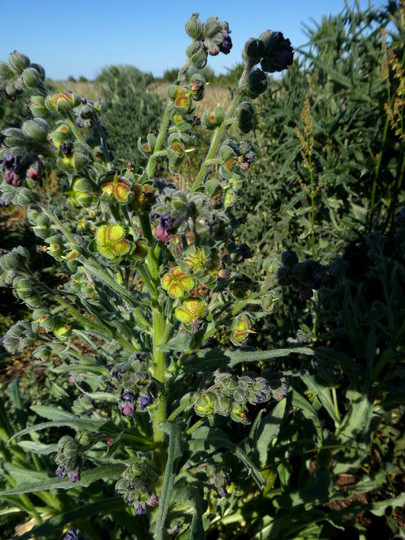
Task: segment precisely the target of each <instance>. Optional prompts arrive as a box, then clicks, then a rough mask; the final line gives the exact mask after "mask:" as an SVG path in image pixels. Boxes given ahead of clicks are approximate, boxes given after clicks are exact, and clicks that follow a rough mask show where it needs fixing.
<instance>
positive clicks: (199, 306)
mask: <svg viewBox="0 0 405 540" xmlns="http://www.w3.org/2000/svg"><path fill="white" fill-rule="evenodd" d="M206 312H207V304H206V303H205V301H204V300H203V299H202V298H188V299H187V300H184V302H183V305H182V307H178V308H176V310H175V313H174V314H175V316H176V318H177V319H178V320H179V321H180V322H182V323H185V324H192V323H193V322H194V321H196V320H199V319H203V318H204V317H205V314H206Z"/></svg>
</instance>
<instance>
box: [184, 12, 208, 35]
mask: <svg viewBox="0 0 405 540" xmlns="http://www.w3.org/2000/svg"><path fill="white" fill-rule="evenodd" d="M198 16H199V14H198V13H193V14H192V15H191V17H190V18H189V20H188V21H187V22H186V26H185V28H186V32H187V34H188V35H189V36H190V37H192V38H193V39H195V40H199V39H201V38H202V36H203V30H204V26H203V23H202V22H201V21H200V19H199V18H198Z"/></svg>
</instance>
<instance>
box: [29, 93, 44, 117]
mask: <svg viewBox="0 0 405 540" xmlns="http://www.w3.org/2000/svg"><path fill="white" fill-rule="evenodd" d="M28 107H29V109H30V111H31V114H32V116H34V117H36V116H39V117H42V118H47V117H48V116H49V111H48V109H47V108H46V107H45V98H44V97H43V96H31V101H30V102H29V104H28Z"/></svg>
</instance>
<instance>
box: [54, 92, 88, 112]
mask: <svg viewBox="0 0 405 540" xmlns="http://www.w3.org/2000/svg"><path fill="white" fill-rule="evenodd" d="M81 102H82V100H81V97H80V96H79V95H78V94H76V93H75V92H67V91H66V92H58V93H56V94H53V95H52V96H48V97H47V98H46V100H45V106H46V107H47V109H48V110H50V111H51V112H52V111H56V112H58V113H59V114H62V115H63V114H65V113H67V112H68V111H70V110H72V109H73V108H74V107H77V106H78V105H80V103H81Z"/></svg>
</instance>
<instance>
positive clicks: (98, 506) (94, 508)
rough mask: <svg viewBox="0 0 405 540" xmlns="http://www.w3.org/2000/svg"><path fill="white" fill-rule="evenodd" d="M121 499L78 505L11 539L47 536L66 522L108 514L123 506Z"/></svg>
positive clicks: (107, 499)
mask: <svg viewBox="0 0 405 540" xmlns="http://www.w3.org/2000/svg"><path fill="white" fill-rule="evenodd" d="M125 506H126V505H125V503H124V501H123V499H121V498H119V497H114V498H112V497H108V498H106V499H101V500H99V501H96V502H93V503H90V504H85V505H80V506H79V507H78V508H75V509H74V510H70V511H69V512H65V513H64V514H59V515H58V516H54V517H51V518H50V519H48V520H47V521H45V523H43V524H42V525H39V527H35V528H34V529H31V530H30V531H28V532H26V533H24V534H22V535H21V536H18V537H15V538H14V539H13V540H29V539H30V538H39V537H41V538H49V537H50V536H51V534H53V533H54V532H55V531H58V530H60V531H61V530H62V528H63V527H64V526H65V525H67V524H68V523H72V524H75V523H77V522H80V521H83V520H88V518H89V517H90V516H93V515H94V514H100V515H102V516H105V515H108V514H110V513H113V512H117V511H119V510H122V509H124V508H125Z"/></svg>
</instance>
